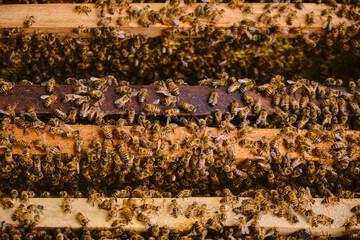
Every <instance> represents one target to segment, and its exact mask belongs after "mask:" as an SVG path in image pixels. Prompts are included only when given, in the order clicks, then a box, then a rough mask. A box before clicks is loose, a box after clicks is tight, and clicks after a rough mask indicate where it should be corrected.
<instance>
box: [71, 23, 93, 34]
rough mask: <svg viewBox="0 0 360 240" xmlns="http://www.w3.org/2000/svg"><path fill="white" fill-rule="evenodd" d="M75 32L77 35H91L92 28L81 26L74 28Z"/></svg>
mask: <svg viewBox="0 0 360 240" xmlns="http://www.w3.org/2000/svg"><path fill="white" fill-rule="evenodd" d="M73 31H74V33H76V34H83V33H89V32H90V28H88V27H84V26H82V25H80V26H79V27H77V28H74V30H73Z"/></svg>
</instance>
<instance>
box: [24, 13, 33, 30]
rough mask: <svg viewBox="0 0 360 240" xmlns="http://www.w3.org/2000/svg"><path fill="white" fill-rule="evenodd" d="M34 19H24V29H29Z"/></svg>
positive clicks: (31, 17)
mask: <svg viewBox="0 0 360 240" xmlns="http://www.w3.org/2000/svg"><path fill="white" fill-rule="evenodd" d="M34 19H35V17H34V16H30V17H28V18H26V19H25V21H24V27H27V28H29V27H31V26H32V25H33V23H34V22H35V20H34Z"/></svg>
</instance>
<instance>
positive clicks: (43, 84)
mask: <svg viewBox="0 0 360 240" xmlns="http://www.w3.org/2000/svg"><path fill="white" fill-rule="evenodd" d="M46 84H48V81H46V82H42V83H41V84H40V85H41V86H46Z"/></svg>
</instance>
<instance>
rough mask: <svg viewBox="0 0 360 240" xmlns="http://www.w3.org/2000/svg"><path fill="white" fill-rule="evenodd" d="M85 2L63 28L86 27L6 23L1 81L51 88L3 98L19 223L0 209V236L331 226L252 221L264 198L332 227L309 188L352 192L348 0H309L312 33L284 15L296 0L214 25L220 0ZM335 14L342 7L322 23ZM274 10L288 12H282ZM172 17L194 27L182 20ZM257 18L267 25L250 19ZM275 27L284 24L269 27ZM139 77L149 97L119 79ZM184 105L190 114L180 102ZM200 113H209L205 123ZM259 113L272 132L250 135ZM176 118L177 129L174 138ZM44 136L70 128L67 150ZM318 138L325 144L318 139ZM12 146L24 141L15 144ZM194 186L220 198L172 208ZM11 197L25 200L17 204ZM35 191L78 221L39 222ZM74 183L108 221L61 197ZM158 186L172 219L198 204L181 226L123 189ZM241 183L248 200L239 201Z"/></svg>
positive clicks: (353, 6)
mask: <svg viewBox="0 0 360 240" xmlns="http://www.w3.org/2000/svg"><path fill="white" fill-rule="evenodd" d="M20 2H23V1H20ZM93 2H94V3H96V5H95V7H96V8H95V9H91V8H89V7H87V6H82V5H76V6H75V7H74V11H75V12H76V14H89V13H90V12H91V11H96V12H97V16H98V17H99V20H98V27H97V28H95V29H94V30H90V29H88V28H87V27H86V26H79V27H78V28H76V29H74V33H76V34H79V36H82V34H87V33H90V32H92V33H93V35H94V36H95V37H96V38H89V39H88V38H71V37H62V38H61V37H58V36H56V35H55V34H46V33H36V34H28V33H26V31H21V30H20V29H19V28H14V29H5V30H4V31H3V32H2V37H3V39H1V40H0V53H1V56H2V57H1V60H0V77H2V78H1V80H0V94H6V93H8V92H11V91H14V87H15V82H16V83H19V84H29V85H31V84H41V85H43V86H44V87H45V89H46V92H47V94H46V95H42V96H41V97H40V99H39V100H41V101H43V105H44V107H45V108H49V109H50V110H49V112H51V117H50V119H48V116H41V115H38V114H37V113H36V107H35V106H27V107H26V109H25V111H24V112H21V113H16V106H13V105H10V104H7V105H4V106H0V107H3V109H2V110H1V111H0V114H1V115H0V116H1V118H0V149H1V150H2V151H4V155H3V158H2V161H0V179H1V181H0V191H1V192H0V193H1V194H0V197H1V198H0V204H1V205H2V206H3V207H4V208H5V209H8V210H9V211H13V213H12V220H14V221H18V222H19V223H20V227H18V228H14V227H13V226H11V225H10V224H8V225H7V224H6V223H4V222H3V223H1V225H0V233H1V238H2V239H21V238H25V239H34V238H45V239H53V238H56V239H67V238H73V239H80V238H82V239H101V238H102V239H109V238H120V239H184V240H185V239H239V238H245V239H264V238H269V239H297V238H309V239H326V238H328V237H329V236H319V237H314V236H312V235H311V232H309V231H308V230H300V231H298V232H296V233H293V234H292V235H289V236H286V237H285V236H280V235H279V232H278V231H277V230H276V229H265V228H261V227H259V226H258V221H259V218H260V216H261V214H262V213H268V212H270V213H272V214H273V215H275V216H277V217H279V218H285V219H286V220H287V221H288V222H289V223H290V224H296V223H297V222H299V216H300V217H302V218H304V219H305V220H306V221H307V222H308V223H309V224H310V225H311V226H312V227H323V226H331V225H332V224H333V222H334V219H332V218H330V217H328V216H326V215H323V214H316V213H314V212H313V211H312V209H311V207H310V206H311V204H313V202H314V200H313V197H321V198H324V199H323V201H322V203H323V204H335V203H337V202H339V200H340V199H341V198H354V197H359V192H360V190H359V186H358V184H357V183H358V182H359V180H360V178H359V175H360V162H359V160H358V159H357V150H358V145H359V144H360V135H358V134H356V133H352V132H347V130H349V129H359V128H360V118H359V117H360V106H359V96H360V95H359V93H358V92H357V91H356V90H357V88H358V87H360V80H356V79H357V78H358V75H359V69H358V67H357V66H358V64H359V59H358V57H359V56H360V52H359V48H360V44H359V40H358V31H359V27H360V25H359V17H358V16H359V14H358V12H357V7H358V5H359V4H358V2H357V1H348V2H346V3H343V4H342V5H340V4H338V3H337V2H336V1H333V0H328V1H323V2H322V1H321V0H316V1H315V2H316V3H325V4H324V9H323V11H322V12H321V16H316V15H315V13H314V12H310V13H308V14H307V15H306V17H305V19H304V20H303V22H304V25H305V26H311V25H313V24H314V23H316V21H321V22H322V27H323V30H324V31H325V35H323V36H321V35H320V34H310V33H309V32H308V31H307V30H306V28H296V27H295V28H294V27H293V26H292V25H293V24H294V21H295V19H296V18H298V17H297V14H296V13H297V12H300V11H301V10H302V9H303V7H304V6H303V2H302V1H301V0H296V1H294V2H292V3H290V2H286V3H278V2H269V3H268V4H266V5H264V10H263V13H262V14H260V16H259V17H258V19H257V20H256V21H250V20H243V21H242V22H240V23H237V24H234V25H233V26H232V27H231V28H229V29H224V28H216V23H217V22H218V21H219V20H220V19H222V18H223V14H224V10H223V9H220V8H219V6H218V5H217V4H218V3H220V2H221V1H203V2H204V3H206V4H203V5H201V6H200V5H199V6H195V8H194V12H188V11H187V9H186V7H185V5H184V4H183V2H182V1H178V0H172V1H169V2H167V3H166V4H165V5H164V7H163V8H162V9H160V10H159V11H154V10H152V9H151V8H150V7H148V6H145V7H143V8H137V7H134V6H133V5H130V3H131V1H127V0H121V1H119V0H116V1H114V0H106V1H102V0H97V1H93ZM225 2H226V3H228V6H229V7H230V8H233V9H235V8H236V9H241V11H242V12H243V13H244V14H251V13H252V12H253V10H252V7H251V5H249V4H248V3H245V2H244V1H239V0H231V1H224V3H225ZM185 3H187V4H194V5H195V4H196V1H192V0H189V1H185ZM120 11H121V15H119V14H118V13H119V12H120ZM335 15H336V16H337V17H339V18H343V19H344V21H343V22H341V23H339V24H338V25H335V24H333V23H332V18H333V16H335ZM280 18H282V19H285V23H286V25H287V26H285V24H282V25H280V23H279V21H280ZM134 20H135V21H137V22H138V23H139V24H140V25H142V26H143V27H151V26H153V25H154V24H166V25H169V26H171V27H170V28H169V29H167V30H165V31H164V33H163V35H162V36H160V37H158V38H148V37H146V36H135V35H133V34H131V33H127V32H124V31H122V30H121V27H123V26H126V25H127V24H128V23H129V22H130V21H134ZM345 20H346V21H351V22H353V23H352V24H347V23H346V22H345ZM36 21H37V19H36V18H35V17H33V16H30V17H28V18H27V19H24V27H25V28H29V27H31V26H32V25H35V24H36ZM113 23H115V24H116V27H113V26H112V24H113ZM183 23H187V24H189V25H190V26H191V27H190V28H189V29H184V28H181V27H180V26H181V24H183ZM260 23H261V24H263V25H264V26H265V27H258V26H257V25H258V24H260ZM278 34H283V35H289V34H293V35H295V36H296V37H295V38H292V39H278V38H277V35H278ZM177 36H181V38H177ZM198 37H199V38H198ZM345 70H347V71H345ZM110 74H111V75H110ZM93 76H98V77H93ZM335 76H336V77H335ZM6 79H12V80H11V81H7V80H6ZM49 79H50V80H49ZM162 79H164V80H162ZM287 79H289V80H287ZM290 79H291V80H290ZM308 79H312V80H314V81H310V80H308ZM344 82H345V84H344ZM59 83H61V84H71V85H76V86H75V87H74V89H73V92H72V93H71V94H60V93H59V92H57V91H56V84H59ZM144 83H146V84H152V85H155V90H154V91H155V93H156V94H157V96H159V97H158V100H157V101H155V102H149V101H148V91H149V90H148V89H147V88H146V87H143V88H142V89H140V90H139V91H136V90H134V89H133V87H132V86H131V85H130V84H144ZM186 84H199V85H204V86H211V87H213V88H214V89H213V90H212V91H211V92H210V93H209V96H208V102H207V104H209V106H211V107H212V108H213V110H214V111H213V113H212V114H211V115H208V116H206V117H201V116H195V114H197V113H199V111H198V110H197V109H196V108H195V106H194V105H193V104H191V103H186V102H183V101H181V97H182V96H181V91H180V90H181V85H186ZM110 85H117V87H116V88H115V93H116V94H117V99H113V105H114V106H115V107H116V108H118V109H121V110H125V113H126V114H125V115H122V116H118V115H115V116H109V115H107V114H108V113H107V112H106V109H102V107H101V104H102V101H103V100H104V97H105V93H106V91H107V90H108V88H109V86H110ZM345 87H346V88H347V91H346V90H345ZM224 89H225V91H226V93H227V94H229V95H230V94H234V93H236V92H240V94H241V99H239V101H234V102H232V103H231V105H230V106H228V111H225V112H222V111H220V110H218V109H217V108H218V106H220V105H221V104H222V99H221V98H220V97H219V96H220V94H219V92H220V91H224ZM253 94H260V95H261V96H262V97H261V98H255V97H253V96H254V95H253ZM60 101H62V103H61V104H70V105H71V106H72V107H71V109H70V111H69V112H65V111H63V110H62V109H61V108H59V107H54V106H58V104H59V102H60ZM132 101H136V102H137V103H138V104H139V105H140V106H141V108H140V109H141V110H140V112H136V111H135V110H134V109H132V108H129V107H128V104H129V103H130V102H132ZM205 104H206V103H205ZM269 106H271V107H272V109H269ZM164 108H165V109H164ZM163 109H164V110H163ZM180 113H183V114H184V113H185V114H187V117H186V116H185V117H178V115H179V114H180ZM84 121H85V122H87V123H91V124H97V125H100V126H101V127H100V128H99V131H100V135H101V137H99V138H97V139H92V140H91V141H90V142H86V139H85V138H84V136H83V134H82V133H81V132H80V131H78V130H73V129H72V128H71V126H70V125H68V124H69V123H70V124H76V123H79V122H84ZM14 125H15V127H16V128H22V129H24V133H28V132H30V131H36V132H37V133H38V134H39V138H37V139H35V140H32V141H31V142H27V141H26V140H24V139H21V138H20V137H18V136H15V135H14V134H13V131H14ZM126 126H130V130H127V127H126ZM179 126H183V127H184V128H179ZM210 127H216V132H212V131H211V130H210ZM258 127H262V128H281V131H280V132H279V134H277V135H276V136H274V137H273V138H268V137H266V136H259V137H258V139H254V140H252V139H249V138H248V136H250V134H251V133H252V132H253V131H254V129H255V128H258ZM179 129H181V130H179ZM299 129H308V130H309V131H308V132H306V133H302V132H301V131H299ZM180 132H181V133H180ZM40 133H42V134H40ZM179 133H180V135H183V136H184V137H183V138H180V139H179V138H178V137H176V134H179ZM47 135H50V136H53V137H54V136H58V137H62V138H64V140H67V141H72V144H73V146H74V149H73V150H74V151H73V152H72V153H67V152H65V151H63V150H62V146H61V144H60V143H59V144H57V145H55V146H48V145H47V141H46V137H45V136H47ZM43 136H44V137H43ZM83 138H84V139H83ZM323 143H325V144H326V145H327V146H328V147H327V148H324V147H321V146H320V145H321V144H323ZM238 148H246V149H248V150H249V155H248V158H246V159H244V160H243V161H239V159H238V158H239V156H237V155H236V149H238ZM17 149H20V150H21V153H20V154H15V152H14V150H17ZM35 149H36V150H37V151H38V153H36V154H34V153H32V150H35ZM313 158H318V159H321V160H324V159H326V160H328V161H333V162H334V164H326V163H324V162H321V161H314V160H312V159H313ZM193 196H204V197H213V196H219V197H222V200H221V205H220V208H219V209H218V212H217V214H216V216H215V217H207V218H206V220H205V219H204V218H203V217H204V216H206V215H207V213H206V212H207V206H206V205H205V206H204V205H199V204H198V203H196V202H194V203H193V204H190V205H189V206H188V207H187V208H186V209H182V210H181V209H180V207H179V204H178V203H177V200H176V198H184V197H193ZM18 197H20V199H21V201H22V202H23V203H21V204H20V205H19V206H18V207H15V205H14V203H13V202H14V199H15V198H18ZM31 197H43V198H49V197H61V198H63V204H62V206H61V207H62V209H63V211H64V212H65V213H70V212H75V213H76V219H77V221H78V222H79V223H80V224H81V225H82V227H83V228H82V230H81V231H76V230H72V229H70V228H66V229H56V230H55V231H54V230H49V231H46V230H42V229H37V228H36V225H37V223H38V222H39V221H40V217H41V214H42V211H43V210H44V207H43V206H41V205H31V204H30V205H29V204H27V205H26V202H27V199H28V198H31ZM71 197H76V198H81V197H87V198H88V200H89V202H90V203H93V204H94V205H95V204H96V205H97V206H98V207H99V208H101V209H106V210H108V217H107V219H106V221H109V222H111V225H112V228H113V229H111V230H108V231H97V230H89V229H88V224H89V220H88V219H87V217H86V215H84V214H83V213H81V212H77V211H76V210H75V209H73V208H72V202H71ZM105 197H110V198H106V199H105ZM161 197H169V198H174V199H173V200H172V201H171V203H170V205H169V206H168V207H167V209H168V212H169V214H170V215H171V216H172V217H173V218H177V217H179V216H181V215H183V216H185V217H186V218H195V219H196V220H197V221H196V222H195V223H194V225H193V226H191V228H190V229H188V230H187V231H180V230H176V229H169V227H167V226H157V225H154V224H152V222H151V218H150V217H149V216H148V214H147V213H149V212H155V213H156V212H157V211H158V210H159V209H161V208H164V206H160V205H159V206H157V205H154V204H149V203H143V204H140V205H138V204H135V203H134V202H133V201H132V199H133V198H142V199H148V198H161ZM239 197H249V199H248V200H246V201H242V202H241V203H240V202H239ZM118 198H126V200H124V202H125V204H124V206H121V207H120V206H119V205H118V204H116V202H117V200H116V199H118ZM114 200H115V201H114ZM114 202H115V203H114ZM239 204H240V205H239ZM235 205H237V206H235ZM359 209H360V207H359V206H354V208H352V211H353V212H354V215H353V216H352V217H350V218H349V219H348V220H347V221H346V222H345V223H344V225H343V227H344V230H345V231H346V233H347V234H348V236H349V237H350V238H358V237H359V236H360V233H359V232H358V231H357V230H353V228H354V226H356V225H357V224H358V223H359V221H360V216H359ZM228 211H231V212H234V213H236V214H239V215H240V214H241V216H242V217H239V221H238V226H234V227H225V226H224V225H225V224H224V223H225V221H226V219H227V217H228ZM132 219H136V220H138V221H140V222H142V223H143V224H144V225H145V226H146V227H147V231H146V232H144V233H141V234H140V233H139V232H136V231H129V230H124V229H123V227H124V226H126V225H128V224H129V223H130V222H131V221H132Z"/></svg>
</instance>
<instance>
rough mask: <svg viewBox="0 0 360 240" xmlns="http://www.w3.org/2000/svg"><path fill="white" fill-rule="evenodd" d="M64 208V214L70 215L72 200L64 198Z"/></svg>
mask: <svg viewBox="0 0 360 240" xmlns="http://www.w3.org/2000/svg"><path fill="white" fill-rule="evenodd" d="M62 208H63V211H64V213H70V212H71V199H70V198H64V199H63V204H62Z"/></svg>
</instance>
